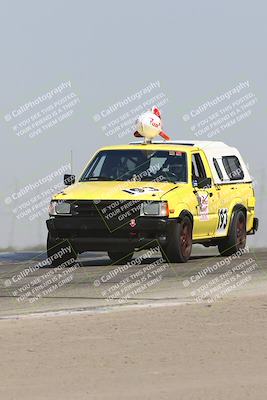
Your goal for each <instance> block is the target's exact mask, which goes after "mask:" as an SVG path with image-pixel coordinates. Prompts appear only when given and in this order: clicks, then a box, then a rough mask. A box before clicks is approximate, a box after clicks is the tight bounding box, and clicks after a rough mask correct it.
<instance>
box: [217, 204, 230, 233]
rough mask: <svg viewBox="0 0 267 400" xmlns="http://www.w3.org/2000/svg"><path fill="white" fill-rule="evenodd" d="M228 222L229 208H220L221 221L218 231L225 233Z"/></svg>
mask: <svg viewBox="0 0 267 400" xmlns="http://www.w3.org/2000/svg"><path fill="white" fill-rule="evenodd" d="M227 224H228V208H220V209H219V222H218V228H217V233H224V232H225V231H226V227H227Z"/></svg>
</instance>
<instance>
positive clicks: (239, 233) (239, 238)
mask: <svg viewBox="0 0 267 400" xmlns="http://www.w3.org/2000/svg"><path fill="white" fill-rule="evenodd" d="M246 225H247V224H246V215H245V213H244V212H243V211H242V210H237V211H235V212H234V216H233V219H232V222H231V226H230V231H229V234H228V236H227V237H226V238H225V239H223V240H222V241H220V242H219V244H218V249H219V252H220V254H221V255H222V256H231V255H233V254H235V253H236V252H237V251H238V250H241V249H244V248H245V246H246V240H247V228H246Z"/></svg>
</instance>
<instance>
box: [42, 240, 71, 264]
mask: <svg viewBox="0 0 267 400" xmlns="http://www.w3.org/2000/svg"><path fill="white" fill-rule="evenodd" d="M62 253H63V254H62ZM61 254H62V256H60V255H61ZM47 257H48V258H49V259H50V260H51V266H52V267H59V266H60V265H62V264H63V263H65V262H68V261H71V260H73V261H75V260H76V258H77V253H75V251H74V250H73V248H72V246H71V244H70V242H69V241H68V240H61V241H60V240H56V239H53V238H52V237H51V235H50V233H48V235H47Z"/></svg>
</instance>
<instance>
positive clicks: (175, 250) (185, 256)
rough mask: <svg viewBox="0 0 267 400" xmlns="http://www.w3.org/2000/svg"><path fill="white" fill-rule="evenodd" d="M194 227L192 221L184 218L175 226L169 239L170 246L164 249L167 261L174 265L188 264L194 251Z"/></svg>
mask: <svg viewBox="0 0 267 400" xmlns="http://www.w3.org/2000/svg"><path fill="white" fill-rule="evenodd" d="M192 235H193V225H192V222H191V219H190V218H189V217H187V216H185V217H183V218H182V220H181V221H180V222H178V223H177V224H176V225H174V226H173V228H172V231H171V232H170V237H169V238H168V244H167V246H166V248H165V249H164V251H165V253H166V257H167V261H170V262H172V263H186V262H187V261H188V260H189V258H190V256H191V251H192Z"/></svg>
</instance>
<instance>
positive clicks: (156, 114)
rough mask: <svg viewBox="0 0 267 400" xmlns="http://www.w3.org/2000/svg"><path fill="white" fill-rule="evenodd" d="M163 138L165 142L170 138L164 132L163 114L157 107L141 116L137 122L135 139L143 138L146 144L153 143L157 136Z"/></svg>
mask: <svg viewBox="0 0 267 400" xmlns="http://www.w3.org/2000/svg"><path fill="white" fill-rule="evenodd" d="M157 135H159V136H161V137H162V138H163V139H164V140H170V137H169V136H168V135H167V134H166V133H165V132H164V131H163V130H162V121H161V113H160V111H159V109H158V108H157V107H155V106H154V107H153V108H152V109H151V110H148V111H146V112H145V113H143V114H141V115H140V116H139V117H138V119H137V121H136V132H135V133H134V136H135V137H143V138H144V139H145V143H151V140H152V139H153V138H154V137H155V136H157Z"/></svg>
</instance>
